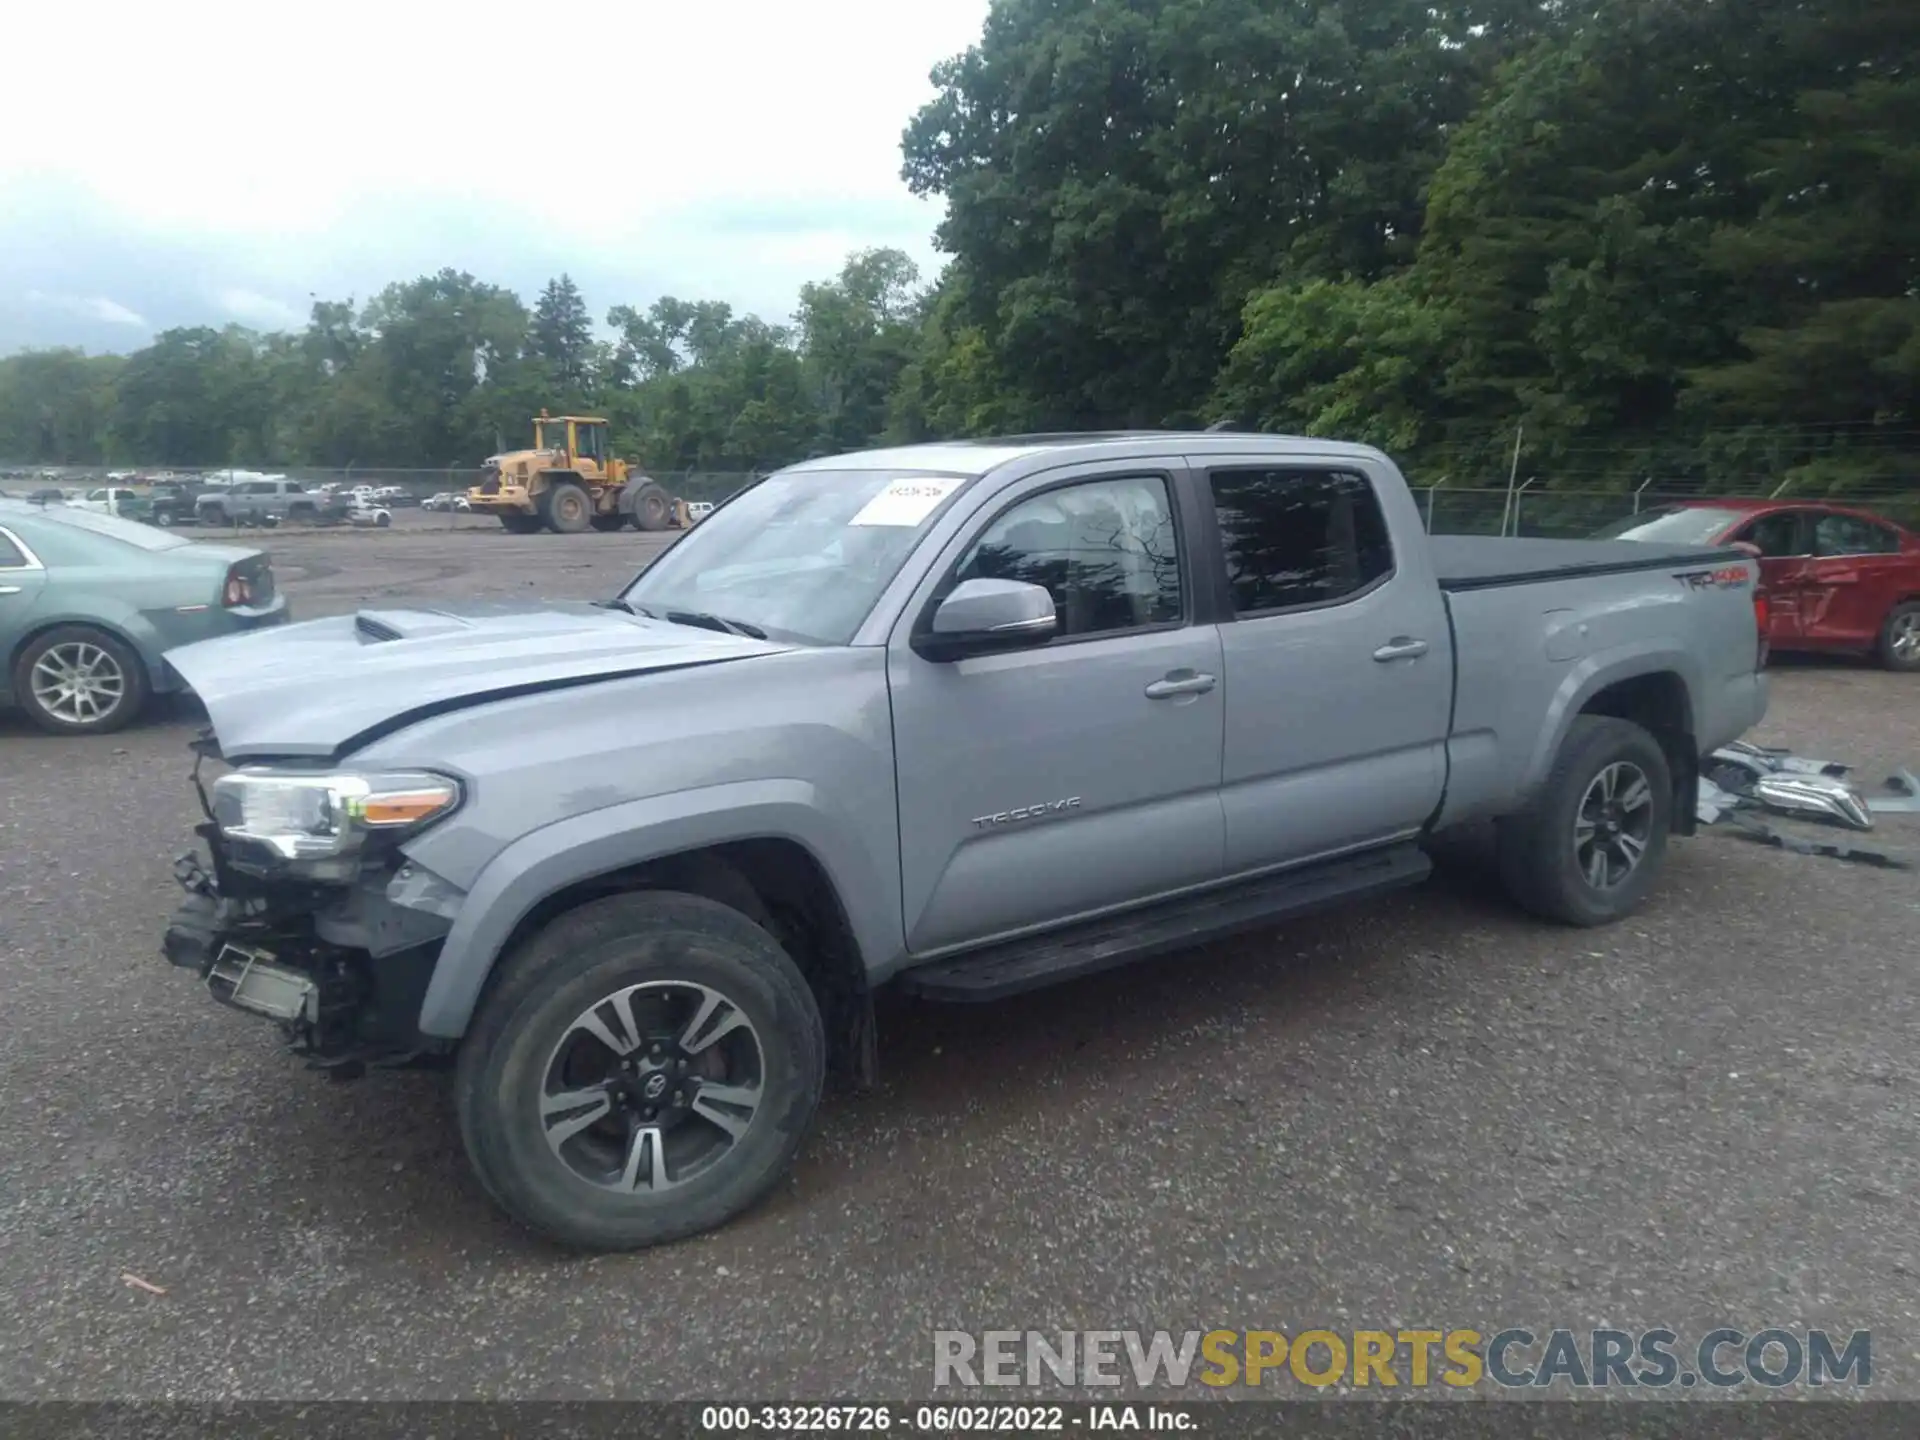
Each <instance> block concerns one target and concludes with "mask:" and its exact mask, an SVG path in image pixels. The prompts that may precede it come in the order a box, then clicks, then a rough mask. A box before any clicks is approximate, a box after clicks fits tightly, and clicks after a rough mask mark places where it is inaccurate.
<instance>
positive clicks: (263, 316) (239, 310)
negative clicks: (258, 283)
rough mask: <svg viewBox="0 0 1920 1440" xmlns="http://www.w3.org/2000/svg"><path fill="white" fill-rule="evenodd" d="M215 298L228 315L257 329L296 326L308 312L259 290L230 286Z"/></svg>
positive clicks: (304, 321)
mask: <svg viewBox="0 0 1920 1440" xmlns="http://www.w3.org/2000/svg"><path fill="white" fill-rule="evenodd" d="M215 300H216V303H218V305H219V307H220V309H221V310H222V311H223V312H224V313H225V314H226V315H228V316H230V317H231V318H232V319H235V320H238V321H239V322H240V323H241V324H243V325H251V326H254V327H255V328H256V329H260V330H297V329H299V328H300V327H301V326H302V325H305V324H306V323H307V317H306V315H305V314H303V313H302V312H301V311H300V310H299V309H298V308H296V307H295V306H292V305H289V304H287V302H286V301H284V300H276V299H274V298H273V297H272V296H271V295H262V294H261V293H260V292H259V291H257V290H247V289H244V288H233V287H230V288H228V289H225V290H222V291H221V292H220V293H219V294H218V295H217V296H216V297H215Z"/></svg>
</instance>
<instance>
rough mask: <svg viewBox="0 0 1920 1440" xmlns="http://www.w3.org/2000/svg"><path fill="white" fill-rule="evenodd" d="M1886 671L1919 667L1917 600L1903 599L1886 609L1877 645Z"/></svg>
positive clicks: (1919, 621)
mask: <svg viewBox="0 0 1920 1440" xmlns="http://www.w3.org/2000/svg"><path fill="white" fill-rule="evenodd" d="M1876 648H1877V651H1878V654H1879V657H1880V663H1881V664H1882V665H1884V666H1886V668H1887V669H1889V670H1899V671H1903V672H1907V673H1912V672H1913V671H1915V670H1920V600H1902V601H1901V602H1900V603H1899V604H1898V605H1896V606H1894V607H1893V609H1891V610H1889V611H1888V612H1887V618H1886V620H1885V621H1884V622H1883V623H1882V624H1881V626H1880V643H1879V645H1878V646H1877V647H1876Z"/></svg>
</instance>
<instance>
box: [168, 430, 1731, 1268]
mask: <svg viewBox="0 0 1920 1440" xmlns="http://www.w3.org/2000/svg"><path fill="white" fill-rule="evenodd" d="M1763 605H1764V599H1763V598H1762V597H1761V596H1760V595H1759V594H1758V591H1757V566H1756V563H1755V562H1754V561H1753V560H1752V559H1751V558H1750V557H1749V556H1748V555H1747V554H1745V553H1743V552H1740V551H1712V550H1700V549H1694V548H1673V547H1663V546H1656V545H1644V544H1635V543H1631V542H1599V543H1589V542H1580V541H1547V540H1479V539H1434V540H1430V539H1429V538H1428V537H1427V536H1426V534H1425V533H1424V531H1423V529H1422V526H1421V523H1420V516H1419V514H1418V512H1417V510H1416V508H1415V505H1414V502H1413V499H1412V497H1411V496H1410V494H1409V493H1408V490H1407V487H1406V484H1405V482H1404V481H1403V480H1402V478H1401V476H1400V474H1399V472H1398V471H1397V470H1396V469H1395V468H1394V466H1393V464H1392V463H1391V462H1390V461H1389V460H1388V459H1387V458H1386V457H1385V456H1384V455H1382V454H1380V453H1379V452H1378V451H1375V450H1371V449H1366V448H1361V447H1357V446H1352V445H1342V444H1335V443H1332V442H1327V441H1320V440H1303V439H1285V438H1275V437H1265V436H1253V435H1226V434H1206V435H1190V434H1169V433H1147V434H1113V435H1076V436H1040V437H1031V438H1015V439H1008V440H1000V441H984V442H978V443H967V444H947V445H935V446H923V447H914V448H907V449H897V450H885V451H876V452H871V453H866V454H858V455H848V456H841V457H838V458H834V459H822V460H812V461H808V462H807V463H805V464H802V465H796V466H794V467H792V468H790V469H787V470H783V471H781V472H779V473H777V474H775V475H773V476H771V477H769V478H767V479H765V480H763V481H761V482H759V483H758V484H756V485H754V486H753V487H751V488H749V489H747V490H745V491H743V492H741V493H740V494H738V495H736V496H734V497H733V498H732V499H730V500H729V501H728V502H727V503H726V504H724V505H722V506H720V507H719V508H718V509H716V510H715V511H714V513H713V514H712V515H711V516H710V517H708V518H707V519H706V520H704V521H703V522H702V523H701V524H700V526H699V527H698V528H697V529H694V530H691V531H689V532H688V533H687V534H686V535H685V537H684V538H682V539H681V540H680V541H679V543H678V544H677V545H675V546H674V547H673V548H671V549H670V550H668V551H666V552H665V553H664V554H662V555H661V556H660V557H659V558H658V559H657V560H655V561H654V563H653V564H652V565H651V566H650V567H649V568H647V569H646V570H644V571H643V572H642V573H641V574H640V575H639V576H638V577H637V578H636V579H635V580H634V581H633V582H632V583H631V584H630V585H628V586H627V588H626V589H625V590H624V591H622V592H621V593H620V594H619V595H618V596H617V597H612V598H610V599H608V600H605V601H602V602H599V603H598V604H594V605H589V604H578V605H561V604H550V605H534V606H520V607H484V606H472V607H454V606H444V607H443V606H424V605H423V606H419V607H396V608H383V609H373V610H365V611H362V612H361V613H359V614H358V615H353V616H345V617H339V618H333V619H324V620H315V621H311V622H308V623H306V624H301V625H294V626H291V627H288V628H286V629H283V630H280V631H277V632H274V633H271V634H266V635H260V636H249V637H241V638H235V639H223V640H217V641H211V642H208V643H205V644H201V645H196V646H192V647H189V648H187V649H185V650H180V651H175V652H174V653H173V655H172V656H171V657H170V658H171V660H172V662H173V664H174V666H175V667H176V668H177V669H178V670H179V672H180V673H181V674H182V675H183V676H184V677H185V679H186V680H187V682H188V683H189V684H190V685H191V686H192V687H193V689H194V690H195V691H197V692H198V694H199V696H200V697H201V699H202V700H203V701H204V703H205V704H206V706H207V710H208V713H209V716H210V718H211V721H212V726H211V729H210V730H209V731H208V732H207V733H206V734H205V735H204V736H203V737H202V738H201V740H200V741H199V742H198V748H199V749H200V751H201V757H202V761H203V762H210V763H211V765H212V766H213V767H214V769H215V771H217V772H218V773H217V774H215V773H205V772H202V771H201V770H199V769H198V768H196V783H197V784H198V785H199V788H200V791H201V796H202V801H203V805H204V808H205V812H206V821H205V823H204V824H203V825H201V826H200V828H199V833H200V836H201V839H202V841H203V844H204V846H205V851H204V853H203V852H201V851H199V850H196V851H193V852H190V853H189V854H187V855H184V856H182V857H181V860H180V861H179V863H178V866H177V874H178V875H179V877H180V879H181V882H182V884H183V886H184V887H185V888H186V890H187V891H188V895H187V898H186V899H185V901H184V903H183V904H182V905H181V907H180V908H179V910H178V911H177V912H176V913H175V915H174V917H173V919H172V921H171V923H170V925H169V927H168V930H167V932H166V936H165V943H164V949H165V953H166V955H167V956H168V958H169V959H171V960H172V961H173V962H174V963H176V964H179V965H182V966H185V967H187V968H189V969H192V970H193V971H195V972H197V973H198V974H199V975H200V976H202V977H203V979H204V981H205V983H206V984H207V985H208V987H209V988H210V989H211V990H212V992H213V994H214V995H215V996H216V997H218V998H220V999H221V1000H224V1001H226V1002H228V1003H230V1004H233V1005H235V1006H237V1007H239V1008H241V1009H244V1010H248V1011H252V1012H254V1013H257V1014H261V1015H266V1016H270V1017H272V1018H273V1019H275V1020H277V1021H278V1022H279V1023H280V1025H281V1026H282V1027H283V1029H284V1031H285V1033H286V1035H287V1037H288V1039H289V1040H290V1041H292V1042H293V1044H294V1046H295V1047H296V1048H297V1050H298V1051H300V1052H301V1053H303V1054H304V1055H306V1056H307V1057H308V1059H309V1063H311V1064H313V1065H316V1066H323V1067H329V1068H333V1069H335V1070H336V1071H337V1072H339V1073H343V1074H344V1073H354V1072H357V1071H359V1070H361V1069H363V1068H364V1067H366V1066H368V1065H375V1066H378V1065H396V1064H405V1063H412V1062H433V1061H442V1062H445V1061H449V1060H450V1062H451V1064H452V1067H453V1069H454V1072H455V1077H456V1078H455V1081H454V1091H455V1108H456V1110H457V1114H458V1121H459V1126H460V1133H461V1136H462V1138H463V1140H464V1142H465V1145H466V1149H467V1152H468V1154H469V1156H470V1158H471V1160H472V1163H473V1166H474V1168H475V1170H476V1171H477V1173H478V1175H479V1178H480V1180H481V1182H482V1184H483V1185H484V1186H485V1188H486V1190H487V1191H488V1193H489V1194H491V1195H492V1196H493V1197H494V1198H495V1199H496V1200H497V1201H498V1202H499V1203H500V1204H501V1205H502V1206H504V1207H505V1208H506V1209H507V1210H508V1211H509V1212H511V1213H512V1214H513V1215H515V1216H517V1217H519V1218H520V1219H521V1220H522V1221H524V1222H525V1223H527V1224H528V1225H530V1226H532V1227H533V1228H535V1229H536V1230H538V1231H540V1232H542V1233H544V1234H546V1235H548V1236H551V1237H553V1238H555V1239H558V1240H560V1241H562V1242H566V1243H569V1244H574V1245H579V1246H586V1247H592V1248H604V1249H616V1248H626V1247H636V1246H641V1245H647V1244H651V1243H655V1242H658V1241H663V1240H668V1239H672V1238H674V1237H677V1236H682V1235H686V1234H689V1233H692V1232H695V1231H699V1230H702V1229H706V1228H708V1227H711V1226H714V1225H717V1224H719V1223H721V1222H722V1221H724V1220H725V1219H727V1218H728V1217H729V1216H731V1215H733V1214H735V1213H736V1212H738V1211H739V1210H740V1209H742V1208H743V1207H745V1206H747V1205H748V1204H750V1203H752V1202H753V1201H754V1200H755V1198H756V1197H758V1196H760V1195H762V1194H763V1193H765V1192H766V1191H767V1190H768V1188H769V1187H771V1186H772V1185H773V1184H774V1183H775V1182H776V1181H777V1180H778V1178H779V1177H780V1176H781V1174H782V1173H783V1172H784V1171H785V1169H786V1168H787V1166H788V1165H789V1163H790V1162H791V1160H792V1159H793V1156H794V1153H795V1151H796V1150H797V1149H798V1147H799V1146H800V1144H801V1141H802V1138H803V1136H804V1135H805V1133H806V1131H807V1129H808V1125H809V1122H810V1121H811V1119H812V1117H813V1114H814V1110H815V1106H816V1104H817V1102H818V1100H819V1098H820V1095H821V1091H822V1087H823V1084H824V1081H825V1077H826V1076H827V1074H828V1073H829V1071H839V1072H842V1073H845V1074H848V1075H850V1076H852V1077H853V1078H855V1079H856V1080H862V1079H869V1078H871V1076H872V1074H873V1071H874V1068H875V1047H874V1021H873V1014H874V1011H873V1005H872V997H873V995H874V993H875V991H876V990H878V989H879V988H880V987H881V986H883V985H896V986H900V987H903V988H905V989H907V990H909V991H912V992H917V993H918V994H920V995H922V996H927V997H934V998H939V999H944V1000H956V1001H966V1000H994V999H998V998H999V997H1002V996H1006V995H1010V994H1014V993H1016V992H1018V991H1021V990H1023V989H1026V988H1029V987H1033V986H1039V985H1044V984H1047V983H1049V982H1053V981H1059V980H1065V979H1069V978H1072V977H1076V976H1084V975H1087V974H1089V973H1092V972H1096V971H1100V970H1103V969H1106V968H1108V967H1111V966H1115V965H1119V964H1121V963H1122V962H1125V961H1129V960H1133V959H1136V958H1138V957H1141V956H1146V955H1151V954H1155V953H1157V952H1165V951H1168V950H1172V949H1177V948H1180V947H1185V946H1189V945H1192V944H1194V943H1195V942H1197V941H1200V940H1203V939H1205V938H1208V937H1210V936H1214V935H1218V934H1221V933H1224V932H1229V931H1235V930H1245V929H1248V928H1252V927H1259V926H1265V925H1268V924H1270V923H1272V922H1275V921H1278V920H1281V919H1282V918H1284V917H1287V916H1291V915H1296V914H1299V913H1301V912H1303V911H1306V910H1310V909H1315V908H1319V907H1323V906H1327V905H1332V904H1337V903H1341V902H1346V901H1353V900H1358V899H1361V898H1362V897H1366V896H1369V895H1373V894H1376V893H1379V892H1381V891H1384V890H1387V889H1390V888H1393V887H1396V886H1403V885H1411V884H1414V883H1416V882H1418V881H1420V880H1421V879H1423V878H1424V877H1425V876H1426V875H1427V873H1428V870H1429V862H1428V860H1427V857H1426V855H1425V853H1424V851H1423V849H1422V842H1423V841H1425V840H1426V839H1427V837H1429V836H1430V835H1432V834H1433V833H1434V832H1435V831H1437V830H1440V829H1443V828H1445V827H1448V826H1454V825H1458V824H1461V823H1463V822H1467V821H1474V820H1484V819H1493V820H1496V821H1497V822H1498V833H1499V851H1498V853H1499V856H1500V865H1501V869H1502V872H1503V874H1504V877H1505V880H1506V883H1507V885H1508V887H1509V888H1510V889H1511V892H1512V894H1513V896H1514V898H1515V899H1516V900H1517V901H1518V902H1519V903H1520V904H1521V905H1523V906H1525V907H1526V908H1527V909H1529V910H1531V911H1533V912H1534V913H1536V914H1538V915H1540V916H1542V917H1545V918H1546V919H1548V920H1552V921H1557V922H1562V923H1566V924H1571V925H1597V924H1603V923H1606V922H1608V921H1612V920H1616V919H1618V918H1619V917H1621V916H1623V915H1626V914H1627V913H1629V912H1630V911H1631V910H1633V908H1634V907H1635V906H1636V905H1638V904H1639V903H1640V902H1641V901H1642V900H1643V899H1644V897H1645V896H1646V894H1647V892H1648V890H1649V888H1650V887H1651V886H1652V885H1653V883H1654V882H1655V879H1656V876H1657V873H1658V870H1659V868H1660V863H1661V859H1662V856H1663V853H1664V851H1665V849H1666V846H1667V842H1668V837H1669V836H1670V835H1671V834H1674V833H1682V834H1684V833H1687V832H1688V831H1690V830H1691V828H1692V817H1693V811H1694V803H1693V796H1694V792H1695V786H1696V784H1697V775H1698V768H1699V759H1700V756H1701V755H1702V754H1703V753H1705V752H1707V751H1710V750H1711V749H1713V748H1714V747H1717V746H1720V745H1723V744H1725V743H1726V742H1728V741H1730V740H1732V739H1734V738H1735V737H1737V736H1738V735H1740V734H1741V733H1742V732H1743V731H1745V730H1746V729H1747V728H1748V727H1749V726H1751V725H1753V724H1754V722H1755V721H1757V720H1758V719H1759V718H1760V717H1761V715H1762V713H1763V712H1764V710H1765V708H1766V684H1765V680H1764V678H1763V676H1762V674H1761V668H1762V665H1763V663H1764V659H1765V649H1764V644H1763V641H1762V638H1761V629H1760V627H1759V626H1758V624H1757V620H1756V612H1757V611H1758V610H1759V609H1760V607H1761V606H1763Z"/></svg>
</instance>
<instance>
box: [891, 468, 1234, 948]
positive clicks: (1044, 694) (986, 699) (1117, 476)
mask: <svg viewBox="0 0 1920 1440" xmlns="http://www.w3.org/2000/svg"><path fill="white" fill-rule="evenodd" d="M1185 483H1186V475H1185V471H1184V470H1183V469H1181V470H1174V469H1164V468H1160V467H1159V466H1158V465H1157V464H1156V465H1152V466H1145V467H1140V466H1136V467H1129V468H1128V469H1127V470H1126V471H1124V472H1115V471H1113V470H1111V469H1108V470H1104V471H1102V470H1097V469H1096V470H1087V469H1085V468H1077V469H1069V470H1065V471H1052V472H1048V473H1047V474H1046V475H1043V476H1035V477H1030V478H1029V479H1027V480H1024V481H1021V482H1018V483H1017V484H1016V485H1014V486H1013V487H1011V488H1010V489H1009V490H1008V491H1007V492H1006V493H1004V494H1003V495H1000V496H997V497H995V498H994V500H993V501H992V502H990V504H989V506H988V508H987V509H986V510H984V511H983V512H982V514H981V515H980V516H979V517H978V519H977V520H976V522H975V524H973V525H972V526H970V527H968V530H967V531H965V532H963V534H962V536H961V537H960V538H959V539H957V540H956V541H955V542H954V544H953V545H952V546H950V547H949V550H948V552H947V554H946V555H945V556H943V557H942V560H941V562H940V564H939V565H938V566H936V567H935V569H934V572H933V574H932V575H931V576H930V577H929V579H928V581H927V582H926V583H925V584H923V585H922V586H921V587H920V589H919V590H918V591H917V592H916V594H915V596H914V598H913V600H912V602H911V603H910V604H909V606H908V608H907V610H906V612H905V614H904V615H903V616H902V618H901V620H900V623H899V624H898V626H897V627H896V628H895V632H894V634H893V637H892V639H891V640H890V642H889V646H888V654H887V679H888V686H889V689H890V691H891V696H892V702H893V727H894V744H895V755H896V761H895V764H896V767H897V771H898V787H899V806H900V850H901V884H902V899H903V905H904V920H905V925H906V935H907V948H908V950H909V951H910V952H912V953H913V954H915V955H922V956H924V955H928V954H933V953H937V952H940V951H943V950H948V949H954V948H960V947H963V946H967V945H973V944H979V943H982V942H984V941H987V940H991V939H995V938H999V937H1003V936H1009V935H1013V934H1017V933H1019V932H1022V931H1026V930H1034V929H1041V928H1045V927H1048V926H1052V925H1057V924H1060V923H1063V922H1066V921H1070V920H1073V919H1076V918H1080V917H1083V916H1090V915H1093V914H1096V913H1098V912H1100V911H1103V910H1109V909H1115V908H1119V907H1122V906H1125V905H1127V904H1129V903H1131V902H1137V901H1145V900H1150V899H1152V898H1154V897H1157V896H1161V895H1166V894H1169V893H1172V892H1175V891H1179V890H1182V889H1186V888H1189V887H1192V886H1195V885H1199V884H1204V883H1206V882H1208V881H1212V880H1215V879H1217V878H1218V877H1219V875H1220V873H1221V870H1222V866H1223V864H1224V854H1225V823H1224V821H1223V819H1222V816H1221V809H1220V764H1221V743H1222V724H1223V717H1224V714H1225V707H1224V700H1225V696H1224V694H1223V692H1222V690H1221V688H1220V678H1221V676H1222V674H1223V668H1222V664H1221V647H1220V634H1219V629H1218V627H1217V626H1215V625H1213V624H1212V623H1197V622H1196V621H1195V619H1194V616H1195V614H1196V606H1195V585H1194V583H1193V572H1192V569H1191V567H1190V563H1189V555H1188V553H1187V550H1186V545H1185V536H1186V535H1188V534H1191V533H1192V530H1193V527H1192V526H1191V525H1190V524H1189V523H1187V516H1188V515H1189V514H1190V513H1191V502H1190V501H1185V500H1183V498H1182V494H1183V491H1182V487H1183V486H1184V484H1185ZM977 577H986V578H998V579H1012V580H1025V581H1028V582H1030V583H1035V584H1041V585H1044V586H1046V588H1047V589H1048V590H1049V591H1050V592H1051V593H1052V595H1053V602H1054V608H1055V614H1056V617H1057V620H1058V627H1059V628H1058V630H1057V631H1056V633H1055V636H1054V638H1053V639H1052V640H1051V641H1048V642H1046V643H1043V644H1040V645H1037V646H1034V647H1032V648H1029V649H1021V650H1013V651H1006V652H1002V653H997V654H991V655H975V656H971V657H969V658H966V659H962V660H956V661H948V662H936V661H930V660H927V659H925V658H923V657H922V656H920V655H919V654H917V653H916V652H915V651H914V649H913V648H912V645H911V638H912V635H913V632H914V628H915V625H916V624H917V623H920V622H921V621H923V620H924V619H925V618H926V617H927V616H929V615H930V614H931V609H932V607H933V606H934V605H935V604H936V603H937V601H938V600H939V598H941V597H942V596H944V595H945V594H946V593H947V591H949V590H950V589H951V588H952V587H953V586H954V585H956V584H958V583H959V582H960V581H962V580H966V579H973V578H977Z"/></svg>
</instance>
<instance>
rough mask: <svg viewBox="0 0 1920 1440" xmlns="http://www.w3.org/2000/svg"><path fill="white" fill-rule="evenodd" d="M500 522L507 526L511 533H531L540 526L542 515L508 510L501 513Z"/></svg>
mask: <svg viewBox="0 0 1920 1440" xmlns="http://www.w3.org/2000/svg"><path fill="white" fill-rule="evenodd" d="M500 523H501V524H502V525H504V526H506V527H507V530H508V532H509V533H510V534H514V535H531V534H533V533H534V532H535V531H537V530H538V529H539V528H540V517H539V516H538V515H522V514H520V513H519V512H518V511H515V510H508V511H506V512H505V513H504V514H502V515H501V517H500Z"/></svg>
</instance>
